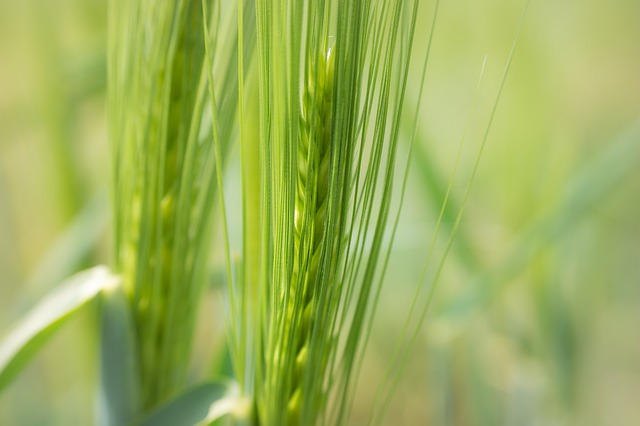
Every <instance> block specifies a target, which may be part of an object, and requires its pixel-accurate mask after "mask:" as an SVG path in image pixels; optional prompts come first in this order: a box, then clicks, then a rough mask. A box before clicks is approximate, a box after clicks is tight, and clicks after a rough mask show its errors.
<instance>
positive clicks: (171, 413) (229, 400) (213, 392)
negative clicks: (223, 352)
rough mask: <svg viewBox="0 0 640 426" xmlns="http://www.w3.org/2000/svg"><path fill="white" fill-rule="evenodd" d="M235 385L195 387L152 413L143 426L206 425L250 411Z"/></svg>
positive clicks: (214, 384) (217, 383)
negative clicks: (228, 416)
mask: <svg viewBox="0 0 640 426" xmlns="http://www.w3.org/2000/svg"><path fill="white" fill-rule="evenodd" d="M248 407H249V404H248V403H247V400H246V399H243V398H240V397H239V392H238V386H237V385H236V384H235V383H226V382H209V383H204V384H201V385H199V386H196V387H194V388H192V389H190V390H188V391H186V392H185V393H183V394H181V395H179V396H178V397H176V398H175V399H173V400H171V401H169V402H168V403H167V404H166V405H164V406H162V407H160V408H159V409H157V410H156V411H154V412H153V413H151V414H150V415H149V416H148V417H147V418H146V419H144V420H143V421H142V422H140V423H138V424H139V425H140V426H165V425H166V426H194V425H198V426H201V425H202V426H204V425H208V424H209V423H211V422H213V421H214V420H217V419H220V418H222V417H223V416H225V415H227V414H231V413H242V412H247V410H248Z"/></svg>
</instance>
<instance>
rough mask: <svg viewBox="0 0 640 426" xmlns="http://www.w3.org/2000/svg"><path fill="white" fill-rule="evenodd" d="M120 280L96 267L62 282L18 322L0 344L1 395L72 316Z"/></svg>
mask: <svg viewBox="0 0 640 426" xmlns="http://www.w3.org/2000/svg"><path fill="white" fill-rule="evenodd" d="M118 282H119V279H118V278H117V277H116V276H114V275H112V274H111V273H110V272H109V269H108V268H106V267H104V266H97V267H94V268H91V269H88V270H86V271H83V272H80V273H78V274H76V275H73V276H72V277H71V278H69V279H67V280H66V281H63V282H62V284H60V285H59V286H58V287H57V288H56V289H54V290H53V291H52V292H51V293H50V294H49V295H48V296H46V297H45V298H44V299H43V300H42V301H41V302H40V303H39V304H38V305H37V306H36V307H35V308H33V309H32V310H31V311H30V312H29V313H27V315H26V316H25V317H24V318H23V319H22V320H20V321H19V322H18V323H16V324H15V325H13V326H12V327H10V329H9V331H8V332H7V334H6V335H5V337H4V338H3V339H2V341H1V343H0V392H1V391H2V390H3V389H4V388H5V387H6V386H7V385H8V384H9V383H10V382H11V381H12V380H13V379H14V378H15V377H16V376H17V375H18V373H20V371H21V370H22V369H23V368H24V367H25V366H26V365H27V364H28V362H29V361H30V360H31V358H32V357H33V356H34V355H35V354H36V353H37V352H38V351H39V350H40V348H42V346H44V344H45V343H46V342H47V341H48V339H49V338H50V337H51V336H53V335H54V334H55V332H56V331H58V330H59V329H60V328H61V327H62V326H63V325H64V323H66V322H67V320H69V319H70V318H71V317H72V316H73V314H74V313H76V312H77V311H79V310H80V308H82V307H83V306H85V305H86V304H87V303H89V302H90V301H91V300H93V299H94V298H95V297H96V296H97V295H98V294H99V293H100V291H101V290H103V289H104V288H107V287H110V286H115V285H117V283H118Z"/></svg>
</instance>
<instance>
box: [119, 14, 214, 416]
mask: <svg viewBox="0 0 640 426" xmlns="http://www.w3.org/2000/svg"><path fill="white" fill-rule="evenodd" d="M111 9H112V10H111V12H110V13H111V15H110V25H111V28H110V33H111V36H112V38H111V40H110V42H111V44H110V46H109V55H110V57H109V82H108V89H109V94H108V95H109V114H110V139H111V144H112V152H113V160H112V162H113V165H114V172H113V179H114V183H113V185H112V189H113V218H114V230H115V241H114V249H115V255H114V259H115V269H116V272H117V273H119V274H120V275H121V276H122V280H123V283H122V284H123V287H124V289H125V291H126V293H127V296H128V298H129V299H130V302H131V306H132V311H133V312H134V322H135V329H136V337H137V338H136V341H137V344H138V345H137V346H138V353H139V362H138V365H139V368H140V385H141V391H142V405H143V408H145V409H148V408H153V407H154V406H156V405H157V404H158V403H159V402H162V401H164V400H165V399H166V398H167V397H169V396H172V395H173V394H175V392H176V390H178V389H179V388H180V386H182V385H183V384H184V380H185V375H186V367H187V366H188V362H187V361H188V359H189V358H188V357H189V348H190V347H191V336H192V333H193V327H194V320H195V314H196V312H197V307H198V301H199V300H200V297H201V294H202V290H203V283H204V274H205V272H206V269H205V266H206V264H207V263H206V262H207V258H208V250H207V248H208V246H209V240H208V238H207V235H208V234H209V233H210V230H211V217H212V215H211V210H212V206H213V194H212V193H213V191H214V190H215V185H214V182H213V181H212V179H211V178H210V176H211V175H212V173H213V169H214V167H215V154H214V147H213V143H212V141H213V138H212V137H211V128H210V123H209V122H208V121H206V120H204V118H205V107H206V106H207V105H208V104H207V98H206V97H207V93H208V92H207V86H206V83H207V79H206V74H205V72H204V62H205V48H204V37H203V34H204V32H203V31H204V30H203V28H204V26H203V22H204V18H203V14H202V6H201V4H200V2H199V1H179V2H157V1H141V2H133V3H131V2H124V1H112V2H111ZM207 126H209V128H207Z"/></svg>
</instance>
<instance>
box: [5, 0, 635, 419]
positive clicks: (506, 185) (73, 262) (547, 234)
mask: <svg viewBox="0 0 640 426" xmlns="http://www.w3.org/2000/svg"><path fill="white" fill-rule="evenodd" d="M433 6H434V3H433V1H423V8H422V11H421V17H420V22H419V26H418V27H419V28H418V32H419V36H418V42H417V47H416V50H417V51H424V49H426V46H427V35H428V31H429V27H430V23H431V16H432V12H433ZM523 10H524V2H523V1H505V0H482V1H477V0H446V1H443V2H442V4H441V7H440V13H439V17H438V20H437V24H436V30H435V37H434V40H433V47H432V52H431V58H430V63H429V68H428V74H427V83H426V88H425V98H424V107H423V109H422V113H421V115H420V117H419V124H418V132H417V139H416V143H417V145H416V150H415V153H414V158H413V163H412V172H411V175H410V181H409V186H408V192H407V198H406V201H405V210H404V213H403V216H402V221H401V225H400V228H399V231H398V237H397V245H396V248H395V250H394V252H393V255H392V258H391V263H390V269H389V274H388V278H387V283H386V287H385V288H386V290H385V291H384V292H383V295H382V302H381V306H380V312H379V315H378V317H377V321H376V324H375V335H374V338H373V340H372V343H371V347H370V351H369V354H368V356H367V358H366V360H365V364H364V367H363V371H362V374H361V377H360V386H359V388H358V389H359V391H358V392H359V393H358V398H357V401H356V407H355V411H354V418H353V419H354V420H353V423H354V424H358V423H359V422H360V421H361V420H363V419H366V418H367V417H366V414H367V412H368V410H370V407H371V402H372V400H373V398H374V393H375V389H376V385H377V384H378V383H379V380H380V377H381V375H382V374H383V373H384V371H385V369H386V368H387V367H386V365H387V361H388V359H389V355H390V349H389V348H390V347H391V346H392V345H391V344H390V342H393V339H394V338H395V336H397V334H398V331H399V330H400V329H401V327H402V326H403V320H404V318H405V315H403V314H404V313H406V311H407V309H408V308H407V306H408V304H409V303H410V301H411V299H412V297H413V296H412V294H413V291H414V289H415V287H416V283H417V282H418V281H419V279H420V274H421V270H422V266H423V264H424V259H425V256H426V252H427V248H428V246H429V243H430V241H431V239H432V235H433V231H434V228H435V224H436V221H437V217H438V213H439V210H440V207H441V204H442V201H443V199H444V194H445V193H446V189H447V184H448V182H449V179H450V174H451V170H452V167H453V165H454V161H455V157H456V151H457V149H458V144H459V142H460V139H461V137H462V136H463V134H464V130H465V127H467V122H469V123H470V124H469V125H468V132H467V138H466V139H465V145H464V147H463V149H462V156H461V160H460V165H459V169H458V173H457V175H456V177H455V179H454V181H453V185H452V195H451V198H450V202H449V205H448V206H449V207H448V209H447V210H446V211H445V214H444V221H443V224H442V226H441V233H440V238H438V242H437V244H436V251H435V253H436V256H435V260H434V263H433V267H431V268H430V269H429V274H428V275H427V281H426V288H429V287H430V286H431V285H432V281H431V278H432V277H433V275H434V273H435V271H436V269H437V264H438V261H439V256H440V255H442V253H443V247H444V245H445V243H446V240H447V238H448V236H449V235H450V232H451V229H452V227H453V223H454V221H455V218H456V215H457V212H458V209H459V207H460V206H461V205H462V201H463V194H464V190H465V187H466V183H467V181H468V179H469V177H470V174H471V171H472V169H473V164H474V162H475V160H476V158H477V156H478V150H479V148H480V146H481V143H482V138H483V134H484V131H485V129H486V126H487V124H488V121H489V116H490V113H491V109H492V105H493V103H494V102H495V98H496V95H497V94H498V90H499V85H500V80H501V77H502V73H503V69H504V66H505V63H506V61H507V56H508V53H509V50H510V48H511V44H512V43H513V41H514V37H515V34H516V31H517V28H518V25H519V22H520V18H521V15H522V13H523ZM105 47H106V0H56V1H55V2H54V1H48V0H24V1H9V0H0V333H2V331H3V330H6V329H7V328H8V327H9V326H10V324H11V323H12V322H13V321H15V320H16V319H17V318H19V316H20V314H21V313H23V312H25V311H26V310H27V309H28V308H29V306H32V305H33V304H34V303H35V302H36V301H37V300H38V299H39V298H40V297H41V296H42V295H44V294H45V293H46V292H47V290H49V289H50V288H52V287H53V286H54V285H55V284H56V283H57V282H59V281H60V280H61V279H63V278H64V277H65V276H67V275H69V274H70V273H72V272H74V271H77V270H79V269H81V268H83V267H85V266H89V265H92V264H96V263H105V262H106V263H108V262H109V204H108V196H107V193H108V189H107V188H108V179H109V151H108V145H107V136H106V114H105V74H106V71H105V65H106V58H105ZM485 58H486V66H485V68H484V72H483V73H482V78H481V80H479V79H480V76H481V70H482V64H483V61H484V60H485ZM413 77H414V78H413V79H412V80H411V82H410V85H411V86H410V89H409V94H410V96H409V100H408V102H409V104H410V105H411V104H412V103H413V105H415V103H416V100H417V91H418V87H419V82H418V81H417V78H416V77H417V73H416V75H414V76H413ZM478 81H480V83H479V85H478ZM476 87H479V89H476ZM476 92H477V102H476V103H473V99H474V94H475V93H476ZM407 133H410V132H407ZM231 176H233V174H232V172H231ZM639 195H640V2H638V1H637V0H611V1H605V0H556V1H552V0H533V1H531V5H530V7H529V9H528V12H527V15H526V18H525V20H524V24H523V26H522V35H521V38H520V39H519V41H518V45H517V50H516V53H515V56H514V60H513V63H512V67H511V69H510V71H509V75H508V79H507V82H506V85H505V86H504V90H503V92H502V96H501V100H500V103H499V105H498V109H497V112H496V115H495V120H494V122H493V127H492V129H491V132H490V134H489V138H488V139H487V143H486V146H485V149H484V152H483V154H482V158H481V162H480V166H479V169H478V173H477V175H476V177H475V181H474V184H473V188H472V191H471V193H470V196H469V199H468V202H467V204H466V207H465V211H464V216H463V219H462V221H461V224H460V228H459V231H458V235H457V237H456V240H455V243H454V245H453V247H452V249H451V251H450V253H449V256H448V258H447V261H446V263H445V266H444V269H443V272H442V275H441V277H440V280H439V284H438V288H437V290H436V291H435V296H434V299H433V303H432V305H431V308H430V310H429V314H428V315H427V317H426V321H425V324H424V327H423V328H422V329H421V331H420V334H419V336H418V339H417V340H416V345H415V347H414V350H413V351H412V352H411V356H410V357H409V358H408V360H407V363H406V365H405V373H404V375H403V376H402V377H403V379H402V381H401V382H400V385H399V386H398V389H397V391H396V394H395V398H394V399H393V403H392V405H391V408H390V412H389V416H388V417H387V421H386V423H388V424H403V425H404V424H406V425H514V426H515V425H622V426H624V425H635V424H638V421H639V420H638V419H640V270H639V268H640V219H639V217H640V215H639V213H638V211H639V208H640V197H639ZM214 276H220V275H216V274H214ZM216 285H218V284H216ZM219 297H220V292H216V291H215V290H214V291H212V296H211V297H210V298H208V299H207V300H206V301H204V302H203V312H204V313H203V321H202V327H201V328H202V330H201V331H200V335H199V336H200V337H199V339H200V340H202V341H209V343H208V345H204V346H206V348H204V349H199V350H198V351H197V352H196V353H197V359H196V360H195V362H194V364H195V365H196V366H199V367H196V370H197V371H199V372H200V373H201V372H202V371H206V367H203V366H206V365H207V364H208V363H209V362H210V361H209V355H211V353H214V352H215V351H216V349H215V348H217V347H219V346H220V345H221V339H220V329H221V321H222V319H221V314H220V312H219V311H220V309H219V307H220V304H219V303H216V298H219ZM212 330H215V332H212ZM96 333H97V329H96V315H95V310H94V309H87V310H85V311H84V312H83V313H82V314H81V315H80V316H79V317H78V318H76V319H75V320H73V321H72V323H70V324H69V325H68V326H67V327H66V328H65V329H64V330H63V331H62V332H61V333H60V334H59V335H57V336H55V338H54V339H52V341H51V343H50V344H49V345H48V346H47V347H46V348H45V350H44V351H43V352H42V353H41V354H39V355H38V356H37V357H36V359H35V360H34V362H33V364H32V365H31V366H29V367H28V368H27V370H26V371H25V372H24V373H23V374H22V375H21V376H20V377H19V378H18V379H17V380H16V381H15V382H14V383H13V384H12V385H11V386H10V387H9V388H8V389H7V390H6V391H5V392H4V393H3V394H1V395H0V424H2V425H5V424H6V425H36V424H38V425H42V424H46V425H86V424H91V423H92V418H93V417H92V416H93V414H92V413H93V400H94V394H95V391H94V388H95V380H96V367H97V364H96V358H95V356H96V343H97V338H96ZM198 368H199V370H198ZM194 375H195V373H194Z"/></svg>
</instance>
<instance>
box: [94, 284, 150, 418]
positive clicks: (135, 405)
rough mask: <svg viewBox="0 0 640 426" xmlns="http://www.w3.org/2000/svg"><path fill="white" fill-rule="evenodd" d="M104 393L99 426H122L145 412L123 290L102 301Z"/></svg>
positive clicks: (108, 294) (111, 292)
mask: <svg viewBox="0 0 640 426" xmlns="http://www.w3.org/2000/svg"><path fill="white" fill-rule="evenodd" d="M101 305H102V306H101V333H100V391H99V394H98V405H97V411H96V414H97V418H96V424H98V425H101V426H120V425H124V424H130V422H131V421H132V420H133V419H134V418H135V416H136V415H138V414H139V413H140V412H141V406H142V398H141V389H140V375H139V370H138V353H137V347H136V339H135V328H134V327H135V326H134V323H133V318H132V315H131V309H130V304H129V300H128V299H127V297H126V295H125V293H124V289H123V288H122V286H118V287H115V288H113V289H109V290H106V291H103V293H102V297H101Z"/></svg>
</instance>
